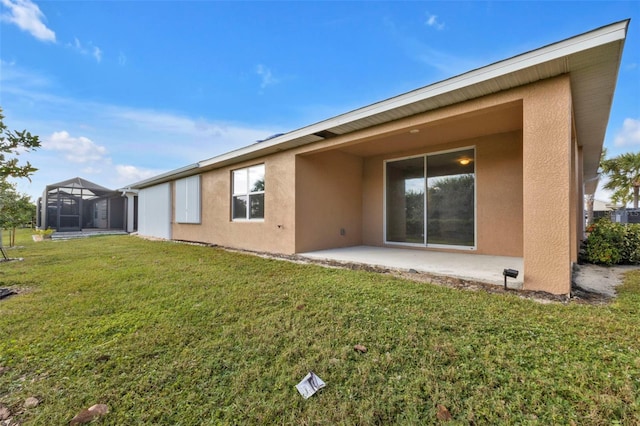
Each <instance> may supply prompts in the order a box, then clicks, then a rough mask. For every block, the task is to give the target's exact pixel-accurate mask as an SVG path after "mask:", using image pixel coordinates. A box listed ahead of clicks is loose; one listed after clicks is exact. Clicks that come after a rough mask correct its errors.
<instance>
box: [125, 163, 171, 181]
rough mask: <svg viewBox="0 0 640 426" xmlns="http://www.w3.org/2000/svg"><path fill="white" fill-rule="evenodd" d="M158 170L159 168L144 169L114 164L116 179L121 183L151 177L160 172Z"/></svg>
mask: <svg viewBox="0 0 640 426" xmlns="http://www.w3.org/2000/svg"><path fill="white" fill-rule="evenodd" d="M160 172H161V171H159V170H152V169H144V168H140V167H136V166H132V165H126V164H119V165H117V166H116V173H117V175H118V177H117V181H118V182H120V183H121V184H122V185H125V184H130V183H132V182H139V181H141V180H144V179H148V178H151V177H153V176H156V175H158V174H160Z"/></svg>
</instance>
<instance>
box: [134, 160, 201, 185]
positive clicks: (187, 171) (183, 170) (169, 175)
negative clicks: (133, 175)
mask: <svg viewBox="0 0 640 426" xmlns="http://www.w3.org/2000/svg"><path fill="white" fill-rule="evenodd" d="M196 169H198V163H194V164H189V165H188V166H184V167H180V168H179V169H175V170H170V171H168V172H165V173H162V174H159V175H156V176H154V177H152V178H149V179H144V180H141V181H139V182H136V183H134V184H131V185H128V186H126V187H125V188H123V189H121V190H125V189H126V190H132V189H142V188H146V187H148V186H153V185H157V184H159V183H164V182H167V181H170V180H174V179H177V178H178V177H182V176H188V175H192V174H195V173H192V172H193V170H196Z"/></svg>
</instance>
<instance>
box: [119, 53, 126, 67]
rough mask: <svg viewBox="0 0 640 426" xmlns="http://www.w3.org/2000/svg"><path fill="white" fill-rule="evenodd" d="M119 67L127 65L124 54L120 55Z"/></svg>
mask: <svg viewBox="0 0 640 426" xmlns="http://www.w3.org/2000/svg"><path fill="white" fill-rule="evenodd" d="M118 65H120V66H121V67H123V66H125V65H127V57H126V56H125V54H124V53H122V52H120V53H119V54H118Z"/></svg>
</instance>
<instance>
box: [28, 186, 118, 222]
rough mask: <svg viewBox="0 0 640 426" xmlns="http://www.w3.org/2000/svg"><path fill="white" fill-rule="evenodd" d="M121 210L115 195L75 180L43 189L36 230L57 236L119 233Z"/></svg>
mask: <svg viewBox="0 0 640 426" xmlns="http://www.w3.org/2000/svg"><path fill="white" fill-rule="evenodd" d="M125 208H126V205H125V198H123V197H122V196H121V194H120V193H119V192H118V191H114V190H111V189H108V188H105V187H103V186H100V185H97V184H95V183H93V182H89V181H88V180H85V179H82V178H79V177H76V178H73V179H69V180H66V181H64V182H59V183H55V184H53V185H47V187H46V189H45V191H44V193H43V194H42V197H41V198H39V199H38V214H37V226H38V228H40V229H47V228H49V229H54V230H56V231H57V232H71V231H82V230H87V229H105V230H106V229H113V230H116V229H117V230H123V229H125V217H126V216H125V214H126V211H125Z"/></svg>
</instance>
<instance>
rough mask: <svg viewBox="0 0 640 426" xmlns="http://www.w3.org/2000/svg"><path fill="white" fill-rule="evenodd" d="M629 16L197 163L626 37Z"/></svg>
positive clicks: (267, 145)
mask: <svg viewBox="0 0 640 426" xmlns="http://www.w3.org/2000/svg"><path fill="white" fill-rule="evenodd" d="M628 24H629V20H628V19H627V20H625V21H620V22H616V23H614V24H610V25H607V26H604V27H601V28H598V29H596V30H593V31H590V32H588V33H584V34H581V35H578V36H575V37H572V38H569V39H566V40H564V41H560V42H557V43H553V44H550V45H547V46H545V47H541V48H539V49H536V50H532V51H530V52H527V53H523V54H520V55H518V56H514V57H512V58H509V59H505V60H502V61H499V62H496V63H493V64H491V65H487V66H485V67H482V68H478V69H475V70H472V71H469V72H466V73H464V74H461V75H458V76H456V77H452V78H449V79H447V80H443V81H441V82H438V83H434V84H431V85H429V86H426V87H423V88H420V89H416V90H413V91H411V92H408V93H405V94H402V95H398V96H395V97H393V98H390V99H387V100H384V101H381V102H377V103H374V104H371V105H368V106H366V107H363V108H359V109H356V110H354V111H351V112H347V113H345V114H341V115H338V116H336V117H333V118H330V119H327V120H324V121H320V122H318V123H315V124H312V125H310V126H307V127H303V128H301V129H298V130H294V131H292V132H289V133H285V134H284V135H282V136H278V137H276V138H273V139H271V140H268V141H265V142H260V143H257V144H253V145H249V146H246V147H244V148H240V149H238V150H235V151H231V152H228V153H225V154H222V155H219V156H216V157H213V158H210V159H207V160H203V161H201V162H200V163H199V164H200V167H207V166H214V165H216V164H219V163H224V162H227V161H229V160H232V159H234V158H239V157H243V156H246V155H249V154H252V153H255V154H258V153H262V152H265V151H269V148H274V147H276V146H277V145H283V148H284V145H286V142H292V141H294V140H295V139H297V138H300V137H304V136H309V135H312V134H314V133H317V132H321V131H323V130H328V129H331V128H333V127H337V126H340V125H342V124H345V123H350V122H352V121H357V120H360V119H363V118H367V117H370V116H373V115H376V114H380V113H384V112H387V111H390V110H393V109H396V108H401V107H404V106H407V105H410V104H412V103H415V102H419V101H423V100H425V99H429V98H433V97H435V96H438V95H442V94H445V93H450V92H454V91H456V90H460V89H463V88H465V87H469V86H473V85H475V84H478V83H482V82H485V81H488V80H492V79H495V78H497V77H501V76H505V75H508V74H512V73H515V72H518V71H522V70H524V69H527V68H531V67H535V66H539V65H541V64H544V63H546V62H550V61H553V60H556V59H559V58H562V57H567V56H569V55H572V54H575V53H578V52H581V51H584V50H588V49H591V48H594V47H597V46H601V45H604V44H607V43H611V42H615V41H619V40H623V39H625V37H626V33H627V27H628Z"/></svg>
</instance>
